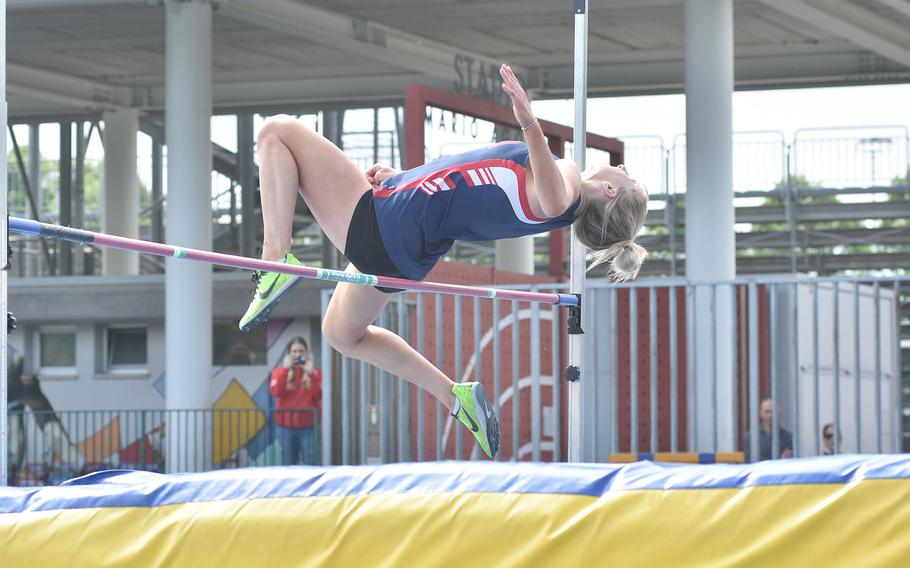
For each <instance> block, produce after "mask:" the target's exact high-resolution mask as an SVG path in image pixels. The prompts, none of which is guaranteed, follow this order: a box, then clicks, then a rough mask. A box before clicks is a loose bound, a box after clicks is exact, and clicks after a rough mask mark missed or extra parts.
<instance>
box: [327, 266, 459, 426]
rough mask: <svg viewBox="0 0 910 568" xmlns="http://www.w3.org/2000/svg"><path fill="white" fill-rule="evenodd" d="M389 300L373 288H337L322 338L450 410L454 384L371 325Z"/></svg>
mask: <svg viewBox="0 0 910 568" xmlns="http://www.w3.org/2000/svg"><path fill="white" fill-rule="evenodd" d="M348 270H349V271H351V270H353V268H352V267H348ZM390 299H391V296H390V295H389V294H386V293H383V292H380V291H379V290H376V289H375V288H372V287H368V286H362V285H358V284H346V283H340V284H338V286H337V287H336V288H335V293H334V294H333V295H332V300H331V302H329V308H328V310H327V311H326V313H325V317H324V319H323V320H322V334H323V336H324V337H325V338H326V339H327V340H328V341H329V343H331V344H332V346H333V347H334V348H335V349H337V350H338V351H340V352H341V353H343V354H345V355H347V356H349V357H354V358H356V359H360V360H361V361H366V362H367V363H370V364H372V365H376V366H377V367H380V368H382V369H385V370H386V371H388V372H390V373H393V374H395V375H398V376H399V377H401V378H403V379H406V380H408V381H409V382H411V383H414V384H415V385H417V386H419V387H420V388H422V389H424V390H426V391H427V392H429V393H430V394H432V395H433V396H435V397H436V398H437V399H439V401H440V402H442V404H443V405H445V406H446V408H448V409H449V410H451V409H452V405H453V404H454V403H455V398H454V395H452V387H453V386H454V385H455V383H454V381H452V380H451V379H450V378H449V377H447V376H446V375H445V373H443V372H442V371H440V370H439V369H437V368H436V367H435V366H434V365H433V364H432V363H430V362H429V361H428V360H427V359H426V358H425V357H424V356H423V355H421V354H420V353H418V352H417V351H416V350H415V349H414V348H413V347H411V346H410V345H409V344H408V343H407V342H406V341H405V340H404V339H402V338H401V337H399V336H397V335H395V334H394V333H392V332H391V331H389V330H387V329H384V328H381V327H379V326H375V325H371V324H372V323H373V321H375V320H376V318H377V317H379V314H380V313H381V312H382V310H383V308H385V306H386V304H388V303H389V300H390Z"/></svg>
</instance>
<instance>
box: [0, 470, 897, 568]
mask: <svg viewBox="0 0 910 568" xmlns="http://www.w3.org/2000/svg"><path fill="white" fill-rule="evenodd" d="M730 565H749V566H773V567H778V566H807V567H812V566H850V567H858V566H863V567H867V566H910V456H907V455H888V456H836V457H826V458H814V459H800V460H781V461H776V462H764V463H759V464H752V465H689V464H655V463H652V462H637V463H632V464H531V463H520V464H511V463H495V462H433V463H419V464H413V463H408V464H393V465H382V466H358V467H330V468H323V467H296V468H259V469H241V470H222V471H215V472H209V473H200V474H183V475H159V474H152V473H143V472H123V471H118V472H101V473H96V474H92V475H89V476H86V477H82V478H79V479H75V480H72V481H70V482H67V483H66V484H64V485H62V486H59V487H44V488H12V487H10V488H0V566H2V567H4V568H7V567H9V568H12V567H21V566H41V567H45V566H66V567H67V568H74V567H80V566H92V567H96V566H130V567H137V566H167V567H170V566H193V567H197V566H219V567H221V566H238V567H244V568H247V567H254V566H268V567H275V568H278V567H280V568H286V567H289V566H306V567H312V566H339V567H344V568H348V567H354V566H370V567H373V566H396V567H397V566H417V567H421V568H423V567H429V566H457V567H459V568H465V567H469V566H470V567H473V568H487V567H496V568H498V567H503V566H532V567H538V566H540V567H549V566H555V567H558V568H567V567H570V566H584V567H586V568H587V567H591V566H610V567H613V566H649V567H650V566H655V567H663V566H730Z"/></svg>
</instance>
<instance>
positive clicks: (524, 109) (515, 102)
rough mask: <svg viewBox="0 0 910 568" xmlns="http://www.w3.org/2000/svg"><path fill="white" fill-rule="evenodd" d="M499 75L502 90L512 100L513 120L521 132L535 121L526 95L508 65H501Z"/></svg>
mask: <svg viewBox="0 0 910 568" xmlns="http://www.w3.org/2000/svg"><path fill="white" fill-rule="evenodd" d="M499 75H500V76H501V77H502V90H504V91H505V92H506V94H507V95H509V98H511V99H512V112H514V113H515V120H517V121H518V126H520V127H521V128H522V130H525V129H527V128H529V127H530V126H531V125H532V124H533V123H534V121H535V120H537V119H536V118H534V113H533V112H532V111H531V102H530V101H529V100H528V94H527V93H525V90H524V88H523V87H522V86H521V83H519V82H518V77H516V76H515V72H514V71H512V68H511V67H509V66H508V65H506V64H503V65H502V67H500V68H499Z"/></svg>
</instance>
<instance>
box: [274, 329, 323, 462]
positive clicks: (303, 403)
mask: <svg viewBox="0 0 910 568" xmlns="http://www.w3.org/2000/svg"><path fill="white" fill-rule="evenodd" d="M269 392H270V393H271V394H272V396H273V397H275V424H276V425H277V426H278V435H279V439H280V441H281V454H282V458H283V461H284V464H285V465H297V464H298V463H303V464H315V463H317V455H316V447H317V440H316V427H315V426H316V420H318V418H319V414H320V413H319V410H320V409H321V405H322V371H320V370H319V369H317V368H316V367H315V365H314V363H313V354H312V353H311V352H310V348H309V346H308V345H307V342H306V340H304V339H303V338H302V337H294V338H292V339H291V340H290V341H289V342H288V344H287V347H285V350H284V360H283V361H282V364H281V365H279V366H278V367H275V368H274V369H272V376H271V379H270V380H269Z"/></svg>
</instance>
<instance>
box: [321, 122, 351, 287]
mask: <svg viewBox="0 0 910 568" xmlns="http://www.w3.org/2000/svg"><path fill="white" fill-rule="evenodd" d="M322 135H323V136H325V137H326V139H327V140H330V141H331V142H332V143H333V144H334V145H336V146H338V147H339V148H341V149H342V150H344V110H327V111H323V113H322ZM322 266H323V267H324V268H331V269H336V270H338V269H340V270H344V268H345V266H347V263H343V260H342V258H341V253H340V252H339V251H338V249H336V248H335V245H333V244H332V241H330V240H329V238H328V237H327V236H326V234H325V231H323V232H322Z"/></svg>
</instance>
